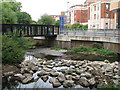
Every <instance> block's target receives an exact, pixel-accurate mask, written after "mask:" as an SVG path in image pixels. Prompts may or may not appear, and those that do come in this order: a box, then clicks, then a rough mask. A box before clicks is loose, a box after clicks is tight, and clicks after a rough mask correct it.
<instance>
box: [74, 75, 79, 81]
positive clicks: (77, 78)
mask: <svg viewBox="0 0 120 90" xmlns="http://www.w3.org/2000/svg"><path fill="white" fill-rule="evenodd" d="M72 79H73V80H75V81H78V80H79V79H80V76H79V75H76V76H73V77H72Z"/></svg>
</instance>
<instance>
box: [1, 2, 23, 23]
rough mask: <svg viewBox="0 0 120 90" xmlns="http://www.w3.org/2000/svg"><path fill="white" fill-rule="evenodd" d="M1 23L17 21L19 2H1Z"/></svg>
mask: <svg viewBox="0 0 120 90" xmlns="http://www.w3.org/2000/svg"><path fill="white" fill-rule="evenodd" d="M0 5H2V11H1V12H2V20H1V21H2V23H17V12H20V8H21V3H20V2H2V3H0Z"/></svg>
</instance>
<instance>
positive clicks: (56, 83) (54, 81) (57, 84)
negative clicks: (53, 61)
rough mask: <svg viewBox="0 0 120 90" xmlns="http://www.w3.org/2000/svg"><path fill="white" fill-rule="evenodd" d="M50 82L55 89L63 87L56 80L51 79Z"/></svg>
mask: <svg viewBox="0 0 120 90" xmlns="http://www.w3.org/2000/svg"><path fill="white" fill-rule="evenodd" d="M49 82H50V83H52V85H53V87H59V86H61V83H60V82H59V81H58V80H57V79H56V78H50V80H49Z"/></svg>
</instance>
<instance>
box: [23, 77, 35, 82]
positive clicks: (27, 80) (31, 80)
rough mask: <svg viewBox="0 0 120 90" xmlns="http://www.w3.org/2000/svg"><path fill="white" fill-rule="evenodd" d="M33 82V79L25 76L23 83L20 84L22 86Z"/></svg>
mask: <svg viewBox="0 0 120 90" xmlns="http://www.w3.org/2000/svg"><path fill="white" fill-rule="evenodd" d="M33 81H34V78H33V77H32V76H27V77H26V78H25V79H24V80H23V81H22V83H23V84H27V83H30V82H33Z"/></svg>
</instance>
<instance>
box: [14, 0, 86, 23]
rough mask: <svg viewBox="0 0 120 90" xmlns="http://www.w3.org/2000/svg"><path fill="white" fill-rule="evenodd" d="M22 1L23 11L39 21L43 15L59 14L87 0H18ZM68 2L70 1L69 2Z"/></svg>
mask: <svg viewBox="0 0 120 90" xmlns="http://www.w3.org/2000/svg"><path fill="white" fill-rule="evenodd" d="M16 1H18V2H21V3H22V11H25V12H27V13H29V14H30V15H31V17H32V19H33V20H35V21H37V20H38V19H39V18H40V16H41V15H43V14H45V13H46V14H49V15H59V14H60V12H61V11H66V10H67V5H68V7H70V6H71V5H75V4H82V3H84V1H85V0H16ZM67 2H69V3H68V4H67Z"/></svg>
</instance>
